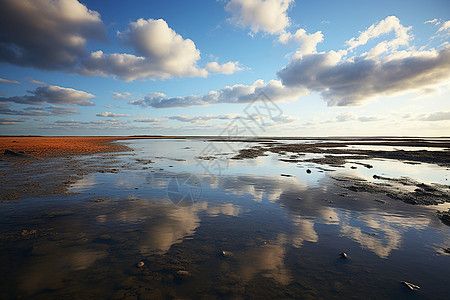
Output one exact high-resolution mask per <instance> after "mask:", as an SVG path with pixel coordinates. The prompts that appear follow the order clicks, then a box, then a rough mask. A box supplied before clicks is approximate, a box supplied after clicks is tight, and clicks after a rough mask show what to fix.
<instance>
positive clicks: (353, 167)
mask: <svg viewBox="0 0 450 300" xmlns="http://www.w3.org/2000/svg"><path fill="white" fill-rule="evenodd" d="M350 169H353V170H354V169H358V168H357V167H355V166H351V167H350Z"/></svg>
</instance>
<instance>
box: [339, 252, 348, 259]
mask: <svg viewBox="0 0 450 300" xmlns="http://www.w3.org/2000/svg"><path fill="white" fill-rule="evenodd" d="M339 256H340V257H341V258H348V255H347V253H345V252H341V253H339Z"/></svg>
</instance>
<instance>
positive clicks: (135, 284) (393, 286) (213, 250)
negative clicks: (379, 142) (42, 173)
mask: <svg viewBox="0 0 450 300" xmlns="http://www.w3.org/2000/svg"><path fill="white" fill-rule="evenodd" d="M125 143H127V144H128V145H129V146H130V147H132V148H133V149H135V151H134V152H132V153H125V154H124V155H121V156H115V157H114V158H113V159H114V160H117V162H116V164H117V166H115V167H116V168H118V169H119V172H118V173H97V172H95V173H91V174H89V175H86V176H84V177H82V178H81V179H80V180H78V181H76V182H75V183H73V184H72V185H71V188H70V191H71V192H73V194H70V195H56V196H51V197H41V198H29V199H20V200H19V201H16V202H3V203H0V222H1V227H0V233H1V234H2V236H3V237H8V236H9V237H10V238H3V240H1V245H0V259H1V261H0V262H1V266H0V274H1V275H0V276H1V282H0V298H2V299H14V298H17V297H18V296H21V297H22V298H33V299H41V298H42V299H44V298H46V299H48V298H55V299H63V298H64V299H81V298H84V299H85V298H93V299H109V298H114V299H122V298H127V299H128V298H129V299H158V298H161V299H202V298H204V299H214V298H226V299H264V298H265V299H276V298H310V299H320V298H323V299H338V298H354V299H386V298H390V299H402V298H408V299H410V298H412V299H448V298H447V297H448V294H449V293H450V285H449V283H450V281H449V276H448V275H449V270H450V255H448V254H446V253H445V252H444V251H443V250H442V249H443V248H449V247H450V227H448V226H446V225H444V224H442V223H441V222H440V221H439V219H438V218H437V217H436V215H435V212H436V210H443V209H446V207H448V205H441V206H432V207H424V206H412V205H409V204H405V203H403V202H400V201H398V200H392V199H390V198H387V197H386V196H384V195H381V194H368V193H356V192H351V191H348V190H345V189H343V188H341V187H340V186H339V184H338V181H336V180H335V179H333V178H331V176H333V177H335V176H337V175H346V176H349V175H351V176H358V177H362V178H365V179H371V178H372V176H373V175H374V174H378V175H383V176H388V177H397V178H398V177H400V176H408V177H410V178H412V179H416V180H418V181H421V182H426V183H440V184H447V185H448V180H447V179H448V177H449V172H448V170H447V169H446V168H443V167H438V166H435V165H429V164H420V165H407V164H404V163H402V162H399V161H391V160H365V161H363V162H364V163H370V164H372V165H373V166H374V168H372V169H366V168H364V167H363V166H361V165H356V164H352V162H351V161H350V162H349V163H348V164H346V165H345V167H344V168H331V167H326V169H329V170H334V171H324V170H322V169H320V168H318V167H323V166H319V165H316V164H311V163H286V162H281V161H279V160H278V155H276V154H271V155H269V156H264V157H258V158H256V159H249V160H228V158H230V157H232V156H233V151H235V150H236V149H235V147H243V146H244V145H232V146H230V145H227V143H224V142H214V143H210V142H208V141H199V140H133V141H125ZM211 147H213V148H214V149H216V150H217V149H220V151H219V153H221V154H223V155H216V157H217V159H214V160H199V159H196V157H197V156H199V155H200V156H207V154H208V153H211V151H210V149H211ZM217 153H218V152H217V151H216V152H215V154H217ZM99 157H101V155H97V156H85V157H80V158H77V159H79V160H81V161H82V162H85V163H86V164H88V163H89V161H94V160H98V159H99ZM149 160H150V161H151V162H149ZM355 162H357V161H356V160H355ZM351 166H358V168H357V169H350V167H351ZM307 169H310V170H311V171H312V172H311V173H309V174H308V173H307V172H306V170H307ZM282 174H283V175H290V176H282ZM375 199H377V200H382V201H374V200H375ZM383 201H384V202H385V203H382V202H383ZM24 229H26V230H32V229H36V230H37V232H38V234H31V235H30V236H25V237H22V238H13V237H14V235H11V234H12V233H19V234H20V232H21V231H22V230H24ZM11 236H12V237H11ZM341 252H346V253H347V254H348V258H347V259H342V258H340V256H339V254H340V253H341ZM140 262H142V263H143V266H141V267H139V266H138V264H139V263H140ZM401 281H408V282H412V283H414V284H416V285H419V286H420V287H421V289H420V290H419V291H414V292H412V291H410V290H408V289H407V288H406V287H405V286H404V285H402V284H401V283H400V282H401Z"/></svg>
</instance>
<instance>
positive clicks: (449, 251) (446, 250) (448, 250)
mask: <svg viewBox="0 0 450 300" xmlns="http://www.w3.org/2000/svg"><path fill="white" fill-rule="evenodd" d="M442 250H444V252H445V253H448V254H450V248H442Z"/></svg>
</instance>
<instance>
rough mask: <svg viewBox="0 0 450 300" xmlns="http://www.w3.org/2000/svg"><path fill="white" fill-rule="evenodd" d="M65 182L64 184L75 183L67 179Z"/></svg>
mask: <svg viewBox="0 0 450 300" xmlns="http://www.w3.org/2000/svg"><path fill="white" fill-rule="evenodd" d="M63 183H64V184H74V183H75V181H71V180H67V181H64V182H63Z"/></svg>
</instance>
